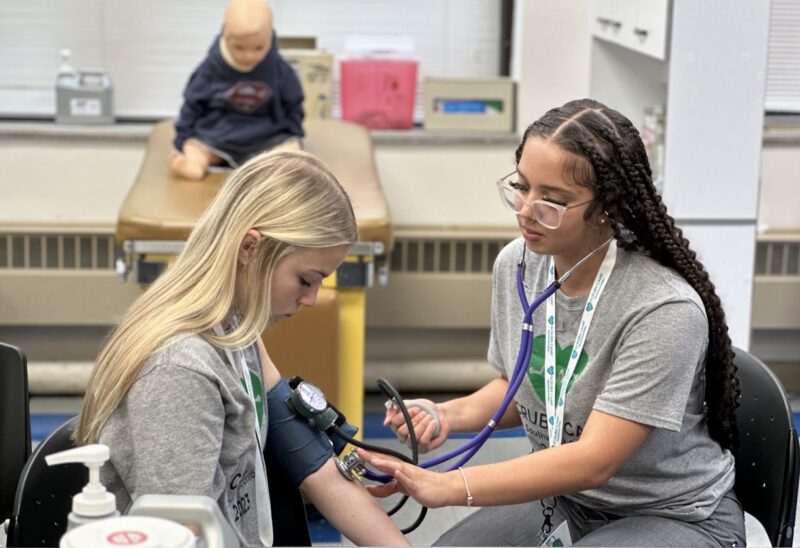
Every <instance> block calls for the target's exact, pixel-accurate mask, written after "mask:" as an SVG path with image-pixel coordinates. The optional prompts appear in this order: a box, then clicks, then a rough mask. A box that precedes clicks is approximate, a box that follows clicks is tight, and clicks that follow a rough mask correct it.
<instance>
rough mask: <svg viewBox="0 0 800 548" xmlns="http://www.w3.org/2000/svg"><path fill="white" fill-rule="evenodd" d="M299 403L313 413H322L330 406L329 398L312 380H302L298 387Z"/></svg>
mask: <svg viewBox="0 0 800 548" xmlns="http://www.w3.org/2000/svg"><path fill="white" fill-rule="evenodd" d="M296 391H297V397H298V399H299V403H300V404H302V405H303V406H304V407H305V408H306V409H308V411H309V412H310V413H311V414H317V413H322V412H323V411H325V408H326V407H328V400H326V399H325V394H323V393H322V390H320V389H319V388H318V387H317V386H315V385H313V384H311V383H310V382H305V381H304V382H301V383H300V384H299V385H297V388H296Z"/></svg>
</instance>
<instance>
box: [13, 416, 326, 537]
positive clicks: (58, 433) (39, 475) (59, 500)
mask: <svg viewBox="0 0 800 548" xmlns="http://www.w3.org/2000/svg"><path fill="white" fill-rule="evenodd" d="M77 421H78V418H77V417H75V418H72V419H70V420H68V421H67V422H65V423H64V424H62V425H61V426H59V427H58V428H57V429H56V430H55V431H53V432H52V433H51V434H50V435H49V436H48V437H47V439H45V440H44V441H43V442H42V443H41V444H39V446H38V447H37V448H36V451H34V452H33V455H32V456H31V457H30V459H28V462H27V463H26V465H25V468H24V469H23V470H22V474H21V475H20V478H19V485H18V486H17V495H16V498H15V500H14V511H13V515H12V516H11V521H10V527H9V530H8V540H7V546H9V547H12V546H58V542H59V539H60V538H61V536H62V535H63V534H64V532H66V530H67V514H69V512H70V511H71V510H72V497H73V496H74V495H75V494H76V493H78V492H79V491H80V490H81V489H83V486H84V485H86V482H87V480H88V474H87V471H86V467H85V466H83V465H82V464H73V463H71V464H59V465H58V466H52V467H50V466H48V465H47V463H46V462H45V460H44V457H45V456H47V455H50V454H52V453H56V452H58V451H64V450H66V449H70V448H72V447H74V443H73V441H72V433H73V431H74V430H75V427H76V425H77ZM267 476H268V477H269V492H270V498H271V499H272V501H273V504H272V525H273V535H274V543H273V544H274V545H275V546H311V536H310V535H309V532H308V522H307V521H306V514H305V506H304V505H303V497H302V495H301V494H300V490H299V489H297V488H296V487H295V486H294V485H293V484H292V483H291V482H290V481H289V478H288V476H286V475H285V474H284V473H283V472H282V471H281V469H280V468H279V467H278V466H276V465H275V464H274V463H272V462H270V461H269V460H267Z"/></svg>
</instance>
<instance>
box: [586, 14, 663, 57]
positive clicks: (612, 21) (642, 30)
mask: <svg viewBox="0 0 800 548" xmlns="http://www.w3.org/2000/svg"><path fill="white" fill-rule="evenodd" d="M590 17H591V24H590V28H591V32H592V35H593V36H595V37H597V38H599V39H601V40H605V41H606V42H611V43H613V44H617V45H619V46H622V47H625V48H628V49H630V50H632V51H636V52H638V53H641V54H643V55H647V56H649V57H654V58H656V59H661V60H663V59H666V55H667V36H668V34H669V33H668V28H669V0H647V1H646V2H642V1H641V0H594V2H593V3H592V8H591V12H590Z"/></svg>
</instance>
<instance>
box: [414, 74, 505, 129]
mask: <svg viewBox="0 0 800 548" xmlns="http://www.w3.org/2000/svg"><path fill="white" fill-rule="evenodd" d="M514 111H515V93H514V82H513V81H512V80H511V79H510V78H486V79H476V78H431V77H429V78H426V79H425V120H424V124H423V125H424V127H425V129H426V130H429V131H459V130H464V131H487V132H499V131H502V132H511V131H514Z"/></svg>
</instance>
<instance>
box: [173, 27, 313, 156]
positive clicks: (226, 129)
mask: <svg viewBox="0 0 800 548" xmlns="http://www.w3.org/2000/svg"><path fill="white" fill-rule="evenodd" d="M221 39H222V37H221V36H217V37H216V39H215V40H214V42H213V44H212V45H211V47H210V48H209V50H208V55H207V56H206V58H205V59H204V60H203V61H202V62H201V63H200V65H199V66H198V67H197V68H196V69H195V71H194V72H193V73H192V75H191V77H190V78H189V82H188V83H187V85H186V89H185V90H184V93H183V99H184V102H183V106H182V107H181V111H180V114H179V116H178V119H177V120H176V122H175V132H176V136H175V141H174V144H175V148H176V149H178V150H182V149H183V144H184V142H185V141H186V140H187V139H189V138H190V137H194V138H196V139H198V140H200V141H202V142H203V143H206V144H207V145H210V146H212V147H214V148H217V149H219V150H221V151H224V152H230V153H242V152H243V151H253V152H256V149H258V148H259V147H265V148H266V147H268V146H270V145H274V144H277V143H280V142H282V141H284V140H285V139H287V138H289V137H302V136H303V128H302V123H303V89H302V87H301V86H300V81H299V80H298V78H297V75H296V74H295V72H294V70H293V69H292V68H291V67H290V66H289V64H288V63H287V62H286V61H285V60H284V59H283V57H281V55H280V53H279V52H278V48H277V39H276V36H275V34H274V33H273V38H272V47H271V48H270V51H269V53H268V54H267V56H266V57H265V58H264V60H263V61H261V63H259V64H258V65H256V67H255V68H254V69H253V70H252V71H250V72H246V73H244V72H239V71H237V70H236V69H234V68H233V67H231V66H230V65H228V63H227V62H225V59H224V58H223V57H222V53H221V51H220V40H221Z"/></svg>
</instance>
